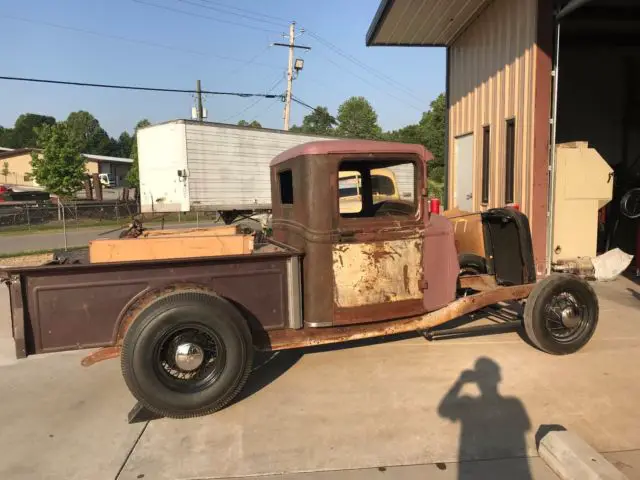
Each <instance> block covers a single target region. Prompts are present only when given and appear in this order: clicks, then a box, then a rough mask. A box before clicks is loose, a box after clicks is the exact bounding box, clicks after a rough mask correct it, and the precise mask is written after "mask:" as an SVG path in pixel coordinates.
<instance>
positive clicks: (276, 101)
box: [251, 99, 281, 121]
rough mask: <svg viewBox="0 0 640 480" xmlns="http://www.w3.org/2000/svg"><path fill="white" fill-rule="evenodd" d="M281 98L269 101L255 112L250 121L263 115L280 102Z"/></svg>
mask: <svg viewBox="0 0 640 480" xmlns="http://www.w3.org/2000/svg"><path fill="white" fill-rule="evenodd" d="M280 102H281V100H279V99H276V100H273V101H272V102H271V103H269V105H267V108H265V109H263V110H261V111H260V113H256V114H255V115H254V116H253V118H252V119H251V121H254V120H258V118H260V117H261V116H262V115H264V114H265V113H267V112H268V111H269V110H271V109H272V108H273V107H274V106H275V105H276V104H278V103H280Z"/></svg>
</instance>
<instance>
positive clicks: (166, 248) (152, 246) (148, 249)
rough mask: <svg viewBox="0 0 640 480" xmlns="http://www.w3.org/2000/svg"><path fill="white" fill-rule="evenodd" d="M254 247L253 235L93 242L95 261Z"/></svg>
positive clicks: (230, 251) (241, 251)
mask: <svg viewBox="0 0 640 480" xmlns="http://www.w3.org/2000/svg"><path fill="white" fill-rule="evenodd" d="M252 251H253V236H252V235H211V236H206V237H204V236H195V237H192V236H189V237H183V236H176V237H149V238H142V237H140V238H123V239H113V240H112V239H101V240H94V241H92V242H89V260H90V261H91V263H113V262H132V261H140V260H167V259H171V258H194V257H217V256H221V255H243V254H250V253H251V252H252Z"/></svg>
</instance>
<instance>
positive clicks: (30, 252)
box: [0, 245, 87, 259]
mask: <svg viewBox="0 0 640 480" xmlns="http://www.w3.org/2000/svg"><path fill="white" fill-rule="evenodd" d="M83 248H87V246H86V245H83V246H78V247H69V248H67V251H68V252H71V251H73V250H82V249H83ZM57 250H64V249H63V248H47V249H44V250H25V251H24V252H14V253H0V259H2V258H13V257H27V256H30V255H44V254H46V253H53V252H55V251H57Z"/></svg>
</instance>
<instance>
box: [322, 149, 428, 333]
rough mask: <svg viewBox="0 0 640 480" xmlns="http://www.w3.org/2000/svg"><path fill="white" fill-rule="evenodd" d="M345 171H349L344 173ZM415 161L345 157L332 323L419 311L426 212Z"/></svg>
mask: <svg viewBox="0 0 640 480" xmlns="http://www.w3.org/2000/svg"><path fill="white" fill-rule="evenodd" d="M346 172H348V173H346ZM421 175H424V173H423V166H422V164H421V162H419V161H418V160H417V159H414V158H413V157H404V158H400V159H398V158H373V159H371V158H367V159H361V160H360V159H346V160H343V161H342V162H341V163H340V164H339V172H338V175H337V176H336V178H337V181H338V185H337V187H338V188H337V189H336V190H337V193H338V195H337V197H338V198H337V199H336V205H335V210H336V223H337V227H338V228H337V234H336V235H335V239H334V240H333V242H332V265H333V287H334V291H333V293H334V295H333V299H334V319H333V324H334V325H339V324H352V323H365V322H373V321H379V320H383V319H391V318H399V317H404V316H408V315H413V314H418V313H421V312H422V311H423V304H422V245H423V234H424V223H423V221H422V215H423V206H422V202H421V201H420V195H419V186H418V185H419V182H418V179H419V178H422V177H420V176H421Z"/></svg>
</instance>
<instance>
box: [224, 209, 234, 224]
mask: <svg viewBox="0 0 640 480" xmlns="http://www.w3.org/2000/svg"><path fill="white" fill-rule="evenodd" d="M220 218H222V221H223V222H224V224H225V225H231V224H232V223H233V221H234V220H235V219H236V218H238V214H237V213H236V212H235V210H232V211H225V212H220Z"/></svg>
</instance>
